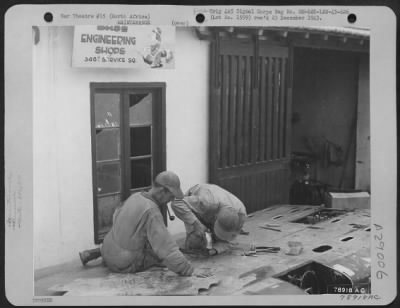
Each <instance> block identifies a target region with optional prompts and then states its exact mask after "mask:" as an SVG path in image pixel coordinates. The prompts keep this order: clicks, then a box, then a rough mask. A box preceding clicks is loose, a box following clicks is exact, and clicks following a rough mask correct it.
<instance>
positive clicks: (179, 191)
mask: <svg viewBox="0 0 400 308" xmlns="http://www.w3.org/2000/svg"><path fill="white" fill-rule="evenodd" d="M168 188H169V190H170V191H171V192H172V194H173V195H174V197H175V198H178V199H182V198H183V192H182V189H180V188H173V187H168Z"/></svg>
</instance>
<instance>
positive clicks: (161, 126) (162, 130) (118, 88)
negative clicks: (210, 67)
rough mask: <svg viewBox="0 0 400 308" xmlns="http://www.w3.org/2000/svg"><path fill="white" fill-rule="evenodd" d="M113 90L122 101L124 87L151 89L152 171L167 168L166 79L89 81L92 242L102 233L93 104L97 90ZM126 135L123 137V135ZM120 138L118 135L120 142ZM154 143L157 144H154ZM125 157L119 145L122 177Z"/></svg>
mask: <svg viewBox="0 0 400 308" xmlns="http://www.w3.org/2000/svg"><path fill="white" fill-rule="evenodd" d="M98 90H101V91H107V90H109V91H113V92H115V93H120V100H121V101H120V102H121V104H122V103H123V101H124V99H125V96H126V95H124V94H125V93H124V92H125V91H128V90H129V91H135V90H141V91H143V90H144V91H146V90H147V91H151V92H152V93H153V94H154V95H155V99H154V100H153V102H157V104H153V106H152V116H153V123H157V125H156V126H155V127H154V133H155V135H156V136H157V137H156V138H154V139H153V140H152V148H153V149H157V150H156V151H155V152H154V153H152V154H153V155H154V156H153V174H152V180H154V177H155V176H156V175H157V174H158V173H159V172H161V171H164V170H165V169H166V107H165V106H166V83H165V82H148V83H147V82H91V83H90V125H91V127H90V130H91V160H92V196H93V223H94V242H95V244H100V243H101V242H102V240H103V237H104V236H100V235H99V230H98V228H99V226H98V214H99V213H98V205H97V178H96V172H97V168H96V128H95V114H94V112H95V108H94V96H95V95H94V94H95V93H96V91H98ZM120 109H121V110H120V111H121V123H122V118H123V117H126V115H124V114H123V108H120ZM120 129H121V134H122V136H125V133H126V132H125V127H122V126H121V128H120ZM124 138H125V137H124ZM122 143H123V140H122V139H121V144H122ZM155 144H157V146H156V147H155ZM125 160H126V151H124V150H123V149H122V148H121V178H124V177H126V176H127V175H126V171H125V170H124V169H125V168H123V165H125ZM129 196H130V193H129V189H128V187H127V184H126V181H123V182H122V183H121V203H122V202H124V201H125V200H126V199H127V198H128V197H129ZM161 210H162V215H163V218H164V223H165V224H167V213H166V209H161Z"/></svg>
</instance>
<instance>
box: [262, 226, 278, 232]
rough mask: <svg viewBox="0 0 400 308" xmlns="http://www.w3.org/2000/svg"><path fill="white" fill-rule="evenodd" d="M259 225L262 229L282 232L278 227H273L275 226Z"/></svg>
mask: <svg viewBox="0 0 400 308" xmlns="http://www.w3.org/2000/svg"><path fill="white" fill-rule="evenodd" d="M259 227H260V228H263V229H267V230H272V231H278V232H282V231H281V230H280V229H275V228H271V227H266V226H259Z"/></svg>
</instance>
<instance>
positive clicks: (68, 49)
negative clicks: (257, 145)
mask: <svg viewBox="0 0 400 308" xmlns="http://www.w3.org/2000/svg"><path fill="white" fill-rule="evenodd" d="M72 41H73V28H72V27H54V28H44V27H43V28H41V29H40V42H39V43H38V44H37V45H33V49H34V50H33V72H34V73H33V75H34V84H33V88H34V104H33V109H34V110H33V136H34V137H33V143H34V144H33V149H34V158H33V159H34V261H35V269H38V268H43V267H47V266H51V265H56V264H60V263H63V262H67V261H70V260H73V259H74V258H77V257H78V252H79V251H80V250H83V249H87V248H92V247H94V235H93V232H94V231H93V199H92V167H91V160H92V156H91V136H90V90H89V83H90V82H165V83H166V85H167V89H166V127H167V132H166V146H167V169H169V170H174V171H175V172H176V173H177V174H178V175H179V176H180V178H181V181H182V188H183V190H184V191H185V190H186V189H188V188H189V187H190V186H191V185H192V184H195V183H199V182H206V181H207V176H208V174H207V170H208V168H207V166H208V154H207V153H208V150H207V147H208V142H207V140H208V67H209V65H208V43H207V42H205V41H200V40H198V39H197V38H196V36H195V34H194V32H193V31H192V30H190V29H179V28H177V33H176V44H177V45H176V58H175V69H173V70H167V69H164V70H163V69H159V70H150V69H148V70H134V69H118V70H117V69H98V68H97V69H96V68H92V69H82V68H75V67H71V58H72ZM169 230H170V232H171V233H172V234H177V233H179V232H183V231H184V227H183V224H182V222H180V221H179V220H175V221H174V222H169Z"/></svg>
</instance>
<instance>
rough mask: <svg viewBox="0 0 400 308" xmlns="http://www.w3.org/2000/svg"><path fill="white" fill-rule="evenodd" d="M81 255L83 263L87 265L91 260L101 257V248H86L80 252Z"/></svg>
mask: <svg viewBox="0 0 400 308" xmlns="http://www.w3.org/2000/svg"><path fill="white" fill-rule="evenodd" d="M79 257H80V258H81V261H82V265H86V263H88V262H89V261H91V260H95V259H97V258H99V257H101V251H100V248H94V249H89V250H84V251H81V252H80V253H79Z"/></svg>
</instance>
